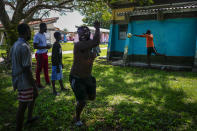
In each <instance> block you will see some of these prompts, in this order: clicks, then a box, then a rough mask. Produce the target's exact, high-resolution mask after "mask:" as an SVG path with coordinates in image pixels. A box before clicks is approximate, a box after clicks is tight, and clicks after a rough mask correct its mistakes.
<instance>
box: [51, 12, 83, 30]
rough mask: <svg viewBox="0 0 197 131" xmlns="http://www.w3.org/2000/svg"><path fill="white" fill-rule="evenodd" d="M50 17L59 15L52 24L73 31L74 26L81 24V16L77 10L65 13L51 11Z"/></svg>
mask: <svg viewBox="0 0 197 131" xmlns="http://www.w3.org/2000/svg"><path fill="white" fill-rule="evenodd" d="M50 17H59V19H58V21H57V23H55V24H54V25H55V26H56V27H58V28H60V29H61V30H63V29H64V28H66V29H68V31H75V30H76V28H75V26H80V25H82V24H83V21H82V19H83V16H82V15H81V14H80V13H79V12H78V11H74V12H68V13H67V14H66V15H60V14H59V13H57V12H51V13H50Z"/></svg>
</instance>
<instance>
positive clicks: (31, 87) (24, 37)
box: [10, 24, 38, 131]
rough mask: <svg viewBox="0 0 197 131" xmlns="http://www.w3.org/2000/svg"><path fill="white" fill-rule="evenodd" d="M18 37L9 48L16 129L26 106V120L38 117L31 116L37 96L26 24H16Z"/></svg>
mask: <svg viewBox="0 0 197 131" xmlns="http://www.w3.org/2000/svg"><path fill="white" fill-rule="evenodd" d="M18 33H19V38H18V40H17V41H16V42H15V43H14V45H13V47H12V48H11V53H10V56H11V62H12V84H13V87H14V90H16V89H17V91H18V100H19V107H18V112H17V117H16V123H17V125H16V130H17V131H21V130H22V128H23V121H24V113H25V110H26V108H27V107H28V120H27V123H31V122H33V121H34V120H36V119H37V118H38V117H32V113H33V108H34V103H35V99H36V97H37V96H38V91H37V87H36V82H35V80H34V78H33V75H32V57H31V51H30V46H29V44H28V42H27V41H28V40H30V38H31V31H30V28H29V26H28V25H27V24H20V25H19V26H18Z"/></svg>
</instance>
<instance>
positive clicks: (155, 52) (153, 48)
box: [147, 47, 157, 55]
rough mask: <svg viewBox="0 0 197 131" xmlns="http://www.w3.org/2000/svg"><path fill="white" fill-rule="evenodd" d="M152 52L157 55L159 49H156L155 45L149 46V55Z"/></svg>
mask: <svg viewBox="0 0 197 131" xmlns="http://www.w3.org/2000/svg"><path fill="white" fill-rule="evenodd" d="M152 53H154V54H155V55H157V50H156V49H155V47H147V55H151V54H152Z"/></svg>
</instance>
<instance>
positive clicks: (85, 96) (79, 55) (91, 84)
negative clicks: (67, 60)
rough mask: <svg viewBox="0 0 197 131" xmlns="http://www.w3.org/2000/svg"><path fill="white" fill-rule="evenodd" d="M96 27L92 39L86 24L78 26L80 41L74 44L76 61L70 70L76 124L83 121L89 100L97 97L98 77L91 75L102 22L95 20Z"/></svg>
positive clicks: (80, 123) (78, 124) (79, 124)
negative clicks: (83, 114) (82, 116)
mask: <svg viewBox="0 0 197 131" xmlns="http://www.w3.org/2000/svg"><path fill="white" fill-rule="evenodd" d="M94 27H95V29H96V31H95V35H94V37H93V40H91V39H90V30H89V28H88V27H86V26H81V27H79V28H78V30H77V33H78V35H79V42H77V43H75V46H74V61H73V65H72V69H71V72H70V78H69V81H70V84H71V87H72V90H73V92H74V94H75V97H76V100H77V105H76V123H75V125H76V126H81V125H83V123H82V122H81V120H80V115H81V112H82V111H83V109H84V107H85V105H86V102H87V100H94V99H95V97H96V79H95V78H94V77H93V76H92V75H91V72H92V66H93V62H94V59H95V58H96V56H97V52H96V51H95V49H94V48H95V47H96V46H98V45H99V43H100V29H99V28H100V23H99V22H97V21H96V22H95V23H94Z"/></svg>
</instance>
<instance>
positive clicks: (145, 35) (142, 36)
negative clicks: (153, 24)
mask: <svg viewBox="0 0 197 131" xmlns="http://www.w3.org/2000/svg"><path fill="white" fill-rule="evenodd" d="M134 36H137V37H146V35H134Z"/></svg>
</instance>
